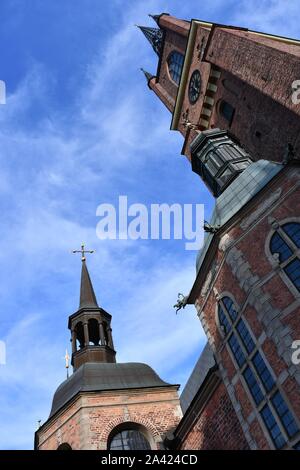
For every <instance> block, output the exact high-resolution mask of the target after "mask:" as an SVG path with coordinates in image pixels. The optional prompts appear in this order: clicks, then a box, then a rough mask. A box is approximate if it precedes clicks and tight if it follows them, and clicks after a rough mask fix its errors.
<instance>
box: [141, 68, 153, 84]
mask: <svg viewBox="0 0 300 470" xmlns="http://www.w3.org/2000/svg"><path fill="white" fill-rule="evenodd" d="M141 71H142V72H143V74H144V75H145V77H146V80H147V83H149V80H151V78H153V77H154V75H153V74H152V73H150V72H147V70H144V69H143V67H141Z"/></svg>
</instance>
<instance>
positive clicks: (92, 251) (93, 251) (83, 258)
mask: <svg viewBox="0 0 300 470" xmlns="http://www.w3.org/2000/svg"><path fill="white" fill-rule="evenodd" d="M72 253H81V261H85V256H84V255H85V253H95V250H85V249H84V244H83V243H82V244H81V250H73V251H72Z"/></svg>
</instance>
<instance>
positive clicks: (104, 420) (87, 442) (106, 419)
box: [38, 387, 182, 450]
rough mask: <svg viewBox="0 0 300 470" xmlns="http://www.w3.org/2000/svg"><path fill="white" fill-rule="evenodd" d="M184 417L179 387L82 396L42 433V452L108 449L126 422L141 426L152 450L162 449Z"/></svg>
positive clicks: (42, 430) (47, 424)
mask: <svg viewBox="0 0 300 470" xmlns="http://www.w3.org/2000/svg"><path fill="white" fill-rule="evenodd" d="M181 415H182V413H181V408H180V404H179V399H178V393H177V389H176V387H168V388H161V389H136V390H125V391H109V392H98V393H93V394H92V393H82V394H81V395H79V396H78V397H77V398H76V399H75V400H74V401H73V403H70V405H68V406H66V407H65V409H63V411H62V412H60V413H58V414H57V415H56V416H54V417H53V418H52V419H51V420H50V421H49V422H48V423H45V425H44V426H43V427H42V428H41V429H40V431H39V432H38V435H39V442H40V444H39V449H48V450H55V449H57V447H58V446H59V445H60V444H61V443H64V442H67V443H69V444H70V445H71V447H72V449H94V450H96V449H106V448H107V441H108V438H109V435H110V433H111V431H112V430H113V429H114V428H115V427H116V426H118V425H120V424H121V423H124V422H133V423H136V424H138V425H140V426H142V428H143V429H145V432H146V433H147V437H148V439H149V442H150V445H151V447H152V448H153V449H159V448H160V447H161V445H162V440H163V437H164V435H165V433H166V432H167V431H168V430H170V429H172V428H174V427H175V426H176V425H177V424H178V422H179V421H180V418H181Z"/></svg>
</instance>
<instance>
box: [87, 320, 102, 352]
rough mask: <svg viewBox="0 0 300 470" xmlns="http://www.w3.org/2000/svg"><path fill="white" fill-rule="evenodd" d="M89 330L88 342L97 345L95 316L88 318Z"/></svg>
mask: <svg viewBox="0 0 300 470" xmlns="http://www.w3.org/2000/svg"><path fill="white" fill-rule="evenodd" d="M88 330H89V344H91V345H94V346H98V345H99V341H100V330H99V323H98V321H97V320H96V319H95V318H90V319H89V321H88Z"/></svg>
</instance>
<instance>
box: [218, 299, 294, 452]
mask: <svg viewBox="0 0 300 470" xmlns="http://www.w3.org/2000/svg"><path fill="white" fill-rule="evenodd" d="M224 298H229V299H230V301H231V302H232V304H231V306H232V305H233V307H234V309H235V311H236V312H237V316H236V318H235V319H234V321H233V320H232V318H231V316H230V314H229V313H228V310H227V308H226V304H225V303H224V301H223V299H224ZM220 308H221V310H222V312H223V314H224V315H225V317H226V318H227V322H228V323H229V325H231V328H230V330H229V331H228V332H227V333H225V332H224V331H223V328H222V324H221V322H220V314H219V309H220ZM216 313H217V318H218V322H217V324H218V328H219V331H220V333H221V337H222V340H223V344H224V345H225V347H226V350H227V352H228V354H229V355H230V358H231V360H232V363H233V364H234V366H235V369H236V371H237V373H238V376H239V378H240V381H241V383H242V385H243V389H244V390H245V392H246V394H247V396H248V397H249V399H250V402H251V404H252V406H253V408H254V410H256V417H257V419H258V420H259V422H260V423H261V426H262V428H263V429H265V431H266V436H267V437H268V441H269V442H272V443H273V446H274V448H275V449H277V447H276V444H275V442H274V440H273V437H272V435H271V433H270V431H269V429H268V427H267V425H266V423H265V421H264V418H263V416H262V410H263V409H264V408H266V407H267V406H268V407H269V409H270V410H271V412H272V415H273V417H274V419H275V421H276V424H277V426H278V427H279V429H280V432H281V434H282V436H283V437H284V439H285V445H284V446H283V447H282V448H283V449H284V448H293V446H294V445H295V443H296V442H298V441H299V436H300V426H299V422H298V419H297V417H296V416H295V415H294V412H293V408H292V407H291V406H290V403H289V401H288V400H287V399H286V396H285V394H284V392H283V390H282V389H281V387H280V386H279V384H278V383H277V380H276V379H277V377H276V374H275V373H274V371H273V370H272V368H271V366H270V364H269V362H268V360H267V359H266V357H265V355H264V352H263V350H262V348H261V346H260V344H259V342H258V341H257V339H256V337H255V335H254V333H253V331H252V329H251V327H250V326H249V324H248V322H247V320H246V319H245V317H244V316H243V312H242V311H241V309H240V308H239V305H238V304H237V302H236V301H235V299H234V298H233V296H232V295H231V294H229V293H228V292H226V293H225V292H224V293H223V294H222V295H219V296H218V302H217V312H216ZM240 320H242V321H243V322H244V324H245V326H246V329H247V331H248V334H249V335H250V337H251V339H252V341H253V343H254V348H253V349H252V351H251V352H248V351H247V349H246V347H245V344H244V342H243V339H242V337H241V335H240V333H239V331H238V329H237V325H238V323H239V322H240ZM232 335H235V336H236V338H237V341H238V344H239V348H240V349H241V351H242V353H243V355H244V357H245V361H244V362H243V364H242V365H239V364H238V361H237V359H236V357H235V355H234V352H233V351H232V349H231V346H230V345H229V339H230V338H231V337H232ZM258 353H259V354H260V355H261V357H262V359H263V361H264V364H265V366H266V368H267V370H268V372H269V373H270V375H271V377H272V379H273V385H272V387H271V388H270V389H269V390H267V387H266V385H265V384H264V381H263V379H262V378H261V376H260V374H259V373H258V370H257V368H256V367H255V364H254V362H253V358H254V356H256V355H257V354H258ZM247 368H250V371H251V372H252V374H253V376H254V378H255V381H256V384H257V385H258V386H259V388H260V391H261V392H262V395H263V399H262V400H261V401H260V403H259V404H257V403H256V401H255V398H254V396H253V394H252V391H251V389H250V386H249V384H248V382H247V380H246V379H245V376H244V373H245V371H246V369H247ZM278 392H279V393H280V394H281V396H282V397H283V400H284V403H285V405H286V406H287V408H288V411H289V412H290V413H291V415H292V417H293V419H294V421H295V423H296V425H297V426H298V432H297V433H296V434H295V435H294V436H293V437H290V436H289V434H288V432H287V430H286V429H285V426H284V424H283V422H282V420H281V417H280V415H279V413H278V412H277V410H276V408H275V406H274V405H273V402H272V399H273V398H274V397H275V395H276V394H277V393H278Z"/></svg>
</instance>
